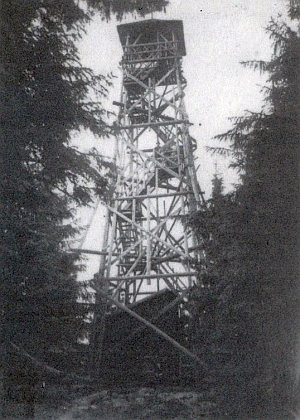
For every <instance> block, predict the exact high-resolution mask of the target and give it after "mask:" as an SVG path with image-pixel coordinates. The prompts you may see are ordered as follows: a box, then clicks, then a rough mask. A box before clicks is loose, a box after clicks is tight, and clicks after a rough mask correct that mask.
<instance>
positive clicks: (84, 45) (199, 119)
mask: <svg viewBox="0 0 300 420" xmlns="http://www.w3.org/2000/svg"><path fill="white" fill-rule="evenodd" d="M286 4H287V1H286V0H278V1H274V0H251V1H249V0H170V4H169V6H168V7H167V11H166V13H154V15H153V17H154V18H155V19H171V20H173V19H180V20H182V21H183V25H184V33H185V44H186V49H187V55H186V56H185V57H184V58H183V72H184V76H185V78H186V80H187V88H186V91H185V92H186V97H185V104H186V109H187V113H188V115H189V119H190V122H191V123H192V124H193V125H192V126H191V128H190V133H191V135H192V136H193V137H194V138H195V139H196V140H197V143H198V150H197V156H198V160H197V166H198V165H200V167H199V169H198V172H197V173H198V181H199V183H200V187H201V189H202V190H203V191H204V192H205V193H206V197H208V196H209V194H210V191H211V179H212V177H213V174H214V173H215V172H218V173H219V174H220V175H222V176H223V178H224V182H225V185H226V188H227V190H230V189H231V188H232V184H233V183H235V182H236V181H237V178H236V176H235V175H234V173H233V172H232V171H231V170H229V169H228V161H227V160H225V159H224V158H221V157H218V158H216V156H211V155H210V154H209V153H208V152H207V151H206V147H207V146H215V145H217V142H216V141H215V140H213V137H214V136H215V135H218V134H221V133H224V132H226V131H227V130H228V129H230V128H231V126H232V123H231V122H230V121H229V118H230V117H235V116H242V115H244V113H245V110H251V111H259V110H260V109H261V105H262V93H261V88H262V86H263V85H264V84H265V81H266V78H265V76H261V75H259V73H257V72H254V71H253V70H251V69H249V68H245V67H243V66H242V65H241V64H240V62H242V61H247V60H269V59H270V57H271V52H272V48H271V47H272V44H271V41H270V39H269V35H268V34H267V33H266V31H265V28H266V27H267V25H268V23H269V22H270V19H271V17H274V18H276V17H277V16H278V14H282V15H283V16H284V15H285V12H286ZM146 18H150V16H148V17H146ZM135 20H139V18H137V17H135V16H128V17H126V18H125V19H124V20H123V22H122V23H128V22H132V21H135ZM117 24H118V22H116V21H115V20H114V19H112V20H111V21H110V22H106V21H103V20H101V19H100V18H99V17H95V18H94V20H93V22H91V23H90V24H89V26H88V27H87V34H86V35H85V36H84V37H83V39H82V41H81V43H80V45H79V48H80V52H81V57H82V63H83V64H84V65H87V66H89V67H91V68H93V69H94V70H95V71H96V72H98V73H101V74H107V73H111V72H112V73H113V74H114V75H115V76H116V78H115V79H114V80H115V81H114V87H113V88H112V89H111V91H110V93H109V97H108V100H107V101H106V104H107V107H108V108H109V109H111V110H115V111H117V109H114V107H113V105H112V102H113V101H114V100H117V101H118V100H119V96H120V82H121V70H120V64H119V63H120V61H121V58H122V48H121V44H120V41H119V39H118V34H117V28H116V25H117ZM80 141H81V142H82V143H83V144H85V145H87V146H89V145H90V144H92V143H94V141H93V140H92V139H91V138H90V137H89V136H87V135H86V136H85V137H84V138H82V139H81V140H80ZM93 145H96V146H97V147H99V150H101V151H103V150H106V151H107V153H108V154H110V151H111V148H110V146H109V142H107V140H97V141H96V143H94V144H93ZM101 217H103V216H101ZM100 224H101V223H100ZM93 234H94V237H93V236H92V237H90V239H87V242H88V245H84V247H85V248H86V247H87V246H88V247H89V248H93V249H95V248H97V249H99V245H98V241H99V238H98V236H97V235H98V234H96V233H95V230H93ZM100 235H101V234H100Z"/></svg>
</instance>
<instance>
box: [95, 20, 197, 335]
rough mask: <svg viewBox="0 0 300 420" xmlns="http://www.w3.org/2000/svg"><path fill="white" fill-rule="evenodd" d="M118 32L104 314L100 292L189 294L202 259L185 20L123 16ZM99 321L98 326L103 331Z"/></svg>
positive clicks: (122, 298)
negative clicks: (191, 219)
mask: <svg viewBox="0 0 300 420" xmlns="http://www.w3.org/2000/svg"><path fill="white" fill-rule="evenodd" d="M118 33H119V37H120V41H121V44H122V47H123V52H124V54H123V58H122V61H121V66H122V71H123V83H122V90H121V98H120V101H119V102H115V103H114V104H115V105H117V106H118V107H119V114H118V120H117V122H116V124H115V126H114V133H115V138H116V149H115V159H116V164H117V167H118V175H117V182H116V189H115V193H114V197H113V199H112V200H111V202H110V203H109V204H108V205H107V216H106V220H107V225H106V229H105V232H104V241H103V249H102V251H101V262H100V270H99V273H98V275H97V276H95V283H96V289H97V290H98V292H99V293H98V303H99V304H100V303H101V302H102V305H99V306H102V310H100V312H99V313H98V316H99V317H102V318H103V315H104V313H103V297H102V298H101V297H100V296H101V295H102V296H105V295H106V297H109V298H108V301H109V302H110V304H109V308H112V307H114V302H116V305H115V306H118V307H120V305H123V306H126V307H128V306H130V304H133V303H134V302H136V301H138V300H140V299H141V298H145V297H146V296H147V295H149V294H153V293H157V292H159V291H160V290H162V289H164V288H169V289H170V290H171V291H172V292H174V293H176V295H178V296H180V295H181V294H183V295H182V296H184V294H185V293H186V290H187V289H188V288H190V287H191V286H192V285H193V284H197V283H198V274H197V269H196V267H197V266H199V264H200V262H201V261H200V259H201V255H200V251H199V247H198V246H197V243H196V239H195V237H194V235H193V233H192V232H191V231H190V230H189V229H188V228H187V226H186V224H185V218H186V215H187V214H188V213H189V212H191V211H195V210H197V208H198V207H199V204H200V203H201V202H202V201H203V197H202V193H201V191H200V188H199V185H198V182H197V177H196V170H195V163H194V162H195V156H194V153H195V150H196V147H197V145H196V141H195V139H194V138H192V137H191V135H190V134H189V126H190V122H189V119H188V116H187V113H186V110H185V104H184V95H185V94H184V90H185V87H186V81H185V79H184V76H183V72H182V57H183V56H184V55H185V54H186V52H185V42H184V35H183V24H182V21H177V20H176V21H174V20H173V21H163V20H154V19H151V20H146V21H142V22H135V23H129V24H123V25H119V26H118ZM104 300H105V299H104ZM106 301H107V299H106ZM106 310H109V309H107V307H106ZM101 325H102V330H103V325H104V324H103V322H102V324H101V322H100V327H99V324H98V328H97V329H96V330H97V331H98V334H100V335H103V333H101ZM97 331H96V333H97ZM96 341H98V342H99V341H100V342H101V339H100V340H99V338H98V340H96Z"/></svg>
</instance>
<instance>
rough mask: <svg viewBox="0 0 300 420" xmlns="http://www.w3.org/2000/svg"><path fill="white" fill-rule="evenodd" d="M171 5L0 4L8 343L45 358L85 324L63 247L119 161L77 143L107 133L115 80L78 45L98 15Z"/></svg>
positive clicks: (69, 0)
mask: <svg viewBox="0 0 300 420" xmlns="http://www.w3.org/2000/svg"><path fill="white" fill-rule="evenodd" d="M166 3H167V2H166V1H164V0H157V1H152V2H144V1H142V0H141V1H135V0H130V1H126V2H119V1H113V0H110V1H100V0H86V1H83V2H77V1H75V0H56V1H52V0H25V1H19V0H3V1H1V5H0V34H1V43H0V58H1V60H0V61H1V65H0V74H1V81H0V92H1V96H0V101H1V104H0V105H1V106H0V109H1V111H0V112H1V113H0V124H1V127H0V129H1V131H0V171H1V174H0V190H1V202H0V229H1V232H2V239H1V262H0V272H1V283H0V290H1V316H2V342H5V343H6V344H7V345H8V347H9V346H10V343H11V342H13V343H16V344H18V345H21V346H22V347H24V348H25V349H26V351H29V352H30V353H31V354H32V355H33V356H38V357H40V358H43V357H44V355H45V351H46V350H47V349H49V347H50V346H52V347H58V348H60V349H64V348H68V347H70V345H72V344H73V343H74V342H76V339H77V337H78V331H79V329H80V324H81V321H82V316H83V314H81V313H80V312H78V305H77V303H76V300H77V298H78V295H79V293H80V287H79V285H78V283H77V281H76V274H77V272H78V270H79V268H80V264H79V256H78V255H74V254H70V253H68V252H67V251H68V245H69V241H70V240H71V239H72V238H73V237H74V235H76V234H77V233H78V230H77V228H76V227H74V225H73V223H72V219H73V218H74V215H75V214H76V209H77V207H78V206H82V205H89V204H91V203H92V200H93V197H95V196H100V197H102V198H103V197H105V195H107V194H109V188H110V187H109V184H110V178H111V177H113V170H114V168H113V165H112V164H111V163H110V162H109V161H108V160H107V159H104V158H103V157H102V156H101V155H99V153H98V152H97V151H95V150H91V151H90V152H89V153H85V154H84V153H82V152H81V151H80V150H78V149H76V148H75V147H74V146H73V145H72V137H73V135H74V133H76V132H77V133H80V132H81V131H82V130H89V131H91V132H92V133H93V134H94V135H95V136H98V137H105V136H108V134H109V129H108V126H107V123H106V121H105V116H106V110H105V109H104V107H103V105H102V99H103V98H104V97H105V95H106V93H107V90H108V89H109V86H110V85H111V80H110V79H109V78H108V77H104V76H103V75H96V74H94V73H93V71H92V70H91V69H89V68H85V67H83V66H82V65H81V63H80V59H79V53H78V50H77V47H76V42H77V41H78V40H79V39H80V37H81V36H83V34H84V25H85V24H86V23H87V22H88V21H89V20H90V19H91V18H92V16H93V13H94V12H99V13H100V14H101V16H102V17H103V18H109V17H110V15H111V14H115V15H116V16H117V18H118V19H120V18H122V16H123V14H124V13H128V12H134V11H136V12H137V13H138V14H140V15H144V14H146V13H148V12H149V11H150V10H162V8H163V7H165V5H166ZM104 24H105V23H104ZM91 98H93V99H91ZM4 362H5V361H4Z"/></svg>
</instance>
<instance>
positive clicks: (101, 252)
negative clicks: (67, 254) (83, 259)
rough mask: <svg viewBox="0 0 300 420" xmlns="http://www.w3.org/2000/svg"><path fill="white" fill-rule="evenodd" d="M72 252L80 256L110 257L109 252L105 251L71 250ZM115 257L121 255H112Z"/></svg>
mask: <svg viewBox="0 0 300 420" xmlns="http://www.w3.org/2000/svg"><path fill="white" fill-rule="evenodd" d="M70 251H73V252H79V253H80V254H91V255H108V252H103V251H94V250H92V249H80V248H70ZM112 255H113V256H114V257H117V256H118V255H119V254H112Z"/></svg>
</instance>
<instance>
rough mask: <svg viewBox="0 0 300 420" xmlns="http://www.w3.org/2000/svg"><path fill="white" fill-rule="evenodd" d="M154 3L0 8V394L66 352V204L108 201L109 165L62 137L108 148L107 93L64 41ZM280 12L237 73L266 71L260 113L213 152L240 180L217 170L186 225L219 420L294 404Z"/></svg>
mask: <svg viewBox="0 0 300 420" xmlns="http://www.w3.org/2000/svg"><path fill="white" fill-rule="evenodd" d="M167 4H168V2H167V1H165V0H155V1H154V0H153V1H152V2H147V1H143V0H129V1H126V2H120V1H117V0H105V1H104V0H102V1H101V0H85V1H82V2H77V1H75V0H57V1H55V2H53V1H51V0H28V1H22V2H21V1H19V0H2V2H1V5H0V33H1V44H0V57H1V66H0V72H1V78H0V92H1V96H0V101H1V114H0V121H1V128H0V130H1V131H0V143H1V147H0V171H1V176H0V189H1V202H0V228H1V232H2V235H1V261H0V272H1V282H0V290H1V294H0V304H1V366H2V369H3V378H4V389H5V390H8V389H9V388H10V387H11V386H12V382H14V381H15V380H16V379H15V378H16V376H15V372H16V371H18V372H19V373H18V376H17V381H18V382H22V375H23V376H24V377H25V379H24V380H25V381H27V382H28V377H29V378H30V379H29V383H31V382H32V383H34V381H35V378H34V377H35V376H36V375H38V373H37V372H36V371H37V370H38V368H39V366H37V365H36V363H35V361H36V360H39V361H46V359H47V357H46V355H47V353H48V351H49V348H51V349H52V350H53V349H54V350H55V351H69V350H71V349H72V348H73V347H74V346H75V345H76V343H77V340H78V337H80V335H81V334H82V329H83V321H84V318H85V316H86V314H87V312H88V307H87V306H85V305H79V304H78V299H79V298H80V297H82V295H83V294H85V293H86V291H85V290H84V289H83V288H82V285H79V283H78V282H77V274H78V272H79V271H80V270H81V269H82V268H83V265H82V262H81V260H80V256H79V255H78V254H76V253H69V252H68V250H69V245H70V243H71V241H72V239H73V238H74V237H75V236H76V235H77V234H78V232H79V230H78V228H77V227H75V225H74V223H73V219H74V218H75V215H76V210H77V208H78V207H79V206H88V205H91V204H92V203H93V200H94V199H95V197H100V198H101V199H105V197H107V196H108V195H109V194H110V193H111V190H110V182H111V180H112V179H113V178H114V171H115V167H114V165H113V163H112V162H111V161H110V160H109V159H107V158H104V157H103V156H102V155H101V154H100V153H99V152H98V151H97V150H94V149H93V150H90V151H89V152H88V153H85V154H83V153H82V152H81V151H80V150H79V149H77V148H75V147H74V146H73V145H72V136H73V135H74V133H75V132H81V131H82V130H89V131H90V132H92V133H93V135H95V136H98V137H103V138H105V137H107V136H108V134H109V127H108V124H107V120H106V115H107V112H106V110H105V108H104V106H103V104H102V102H103V100H104V98H105V97H106V95H107V92H108V90H109V88H110V86H111V83H112V81H111V79H110V78H109V76H104V75H97V74H95V73H94V72H93V71H92V70H91V69H89V68H85V67H83V66H82V65H81V63H80V58H79V53H78V50H77V41H78V40H79V39H80V38H81V37H82V36H84V30H85V25H86V24H87V23H88V22H89V21H90V20H91V19H92V17H93V15H94V14H95V13H99V14H100V15H101V16H102V17H103V19H109V18H110V17H111V16H113V15H114V16H116V17H117V19H119V20H121V19H122V17H123V16H124V14H127V13H137V14H138V15H139V16H145V15H147V14H148V13H149V12H151V11H162V10H164V8H165V7H166V6H167ZM287 7H288V15H289V19H290V23H289V24H287V23H285V22H282V21H280V19H278V20H271V22H270V25H269V27H268V28H267V32H268V34H269V36H270V38H271V40H272V42H273V55H272V58H271V60H270V61H269V62H256V61H253V62H246V63H243V65H245V66H250V67H252V68H253V69H254V70H258V71H261V72H265V73H267V74H268V82H267V85H266V87H265V89H264V93H265V103H264V105H263V107H262V110H261V112H259V113H251V112H248V113H247V114H246V115H244V116H241V117H240V118H236V119H235V120H234V121H233V127H232V129H230V130H229V131H228V132H226V133H224V134H221V135H219V136H218V137H217V138H218V139H219V140H220V142H221V146H220V147H219V148H216V149H214V150H213V153H216V154H218V153H220V154H226V155H227V156H229V158H230V160H231V166H232V167H233V168H235V169H236V171H237V172H238V173H239V176H240V178H239V183H238V185H237V186H236V187H235V189H234V191H231V192H230V193H225V192H224V186H223V181H222V178H221V177H220V176H218V174H216V175H215V177H214V179H213V192H212V196H211V198H210V199H209V200H208V201H207V202H206V204H205V206H203V208H202V209H200V210H199V211H197V212H196V213H195V214H191V215H189V224H190V226H191V227H192V229H193V230H194V231H195V233H196V235H197V236H198V238H199V243H201V246H202V251H203V255H205V261H204V263H203V265H202V267H201V268H200V272H199V275H200V277H201V279H202V285H203V287H202V288H201V290H199V289H194V290H193V292H192V293H191V294H190V296H189V299H190V301H191V302H192V305H191V307H192V308H193V312H192V316H193V325H192V328H191V331H192V334H193V336H192V339H191V341H192V343H193V350H194V352H195V353H196V354H198V355H199V357H200V358H201V359H202V360H204V361H205V366H206V367H205V369H206V373H207V375H210V376H211V377H212V378H213V380H212V381H211V384H210V386H211V387H212V388H213V389H214V392H215V394H214V395H215V401H216V404H217V406H218V409H219V412H220V413H221V414H222V415H223V416H224V417H225V418H247V417H248V418H250V419H252V418H260V419H264V418H272V419H275V418H278V419H283V418H288V416H290V413H291V412H293V411H295V410H296V409H297V404H298V398H297V396H298V393H299V378H298V377H297V374H296V373H297V372H296V366H297V357H298V354H299V351H298V345H299V344H298V343H299V321H300V319H299V318H300V317H299V311H300V291H299V238H300V232H299V198H300V197H299V194H300V191H299V158H300V153H299V132H300V107H299V105H300V103H299V98H300V29H299V27H300V25H299V23H300V5H299V2H298V1H297V0H290V1H289V2H288V4H287ZM91 98H94V99H93V100H91ZM84 297H86V296H84ZM16 349H17V350H18V352H19V353H18V354H19V357H17V358H16V354H15V352H16ZM27 355H30V357H27ZM16 360H17V361H16ZM28 363H29V368H28ZM25 365H26V367H25ZM28 369H29V370H30V373H28ZM20 372H23V373H24V374H22V373H20ZM201 372H202V371H201ZM52 373H55V372H54V371H53V372H52ZM58 373H59V372H56V374H58ZM196 376H197V375H196ZM26 378H27V379H26ZM30 381H31V382H30ZM29 400H30V398H29Z"/></svg>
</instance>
